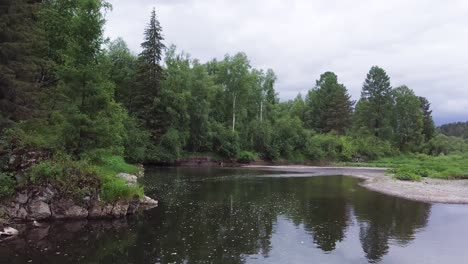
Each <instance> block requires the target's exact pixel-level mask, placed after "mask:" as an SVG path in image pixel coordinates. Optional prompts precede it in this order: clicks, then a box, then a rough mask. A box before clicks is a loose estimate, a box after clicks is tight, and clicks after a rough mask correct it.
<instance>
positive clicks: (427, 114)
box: [419, 97, 435, 142]
mask: <svg viewBox="0 0 468 264" xmlns="http://www.w3.org/2000/svg"><path fill="white" fill-rule="evenodd" d="M419 100H420V102H421V112H422V115H423V130H422V133H423V135H424V140H425V141H426V142H428V141H429V140H431V139H432V138H433V137H434V135H435V124H434V120H433V119H432V110H431V103H429V101H428V100H427V99H426V98H425V97H419Z"/></svg>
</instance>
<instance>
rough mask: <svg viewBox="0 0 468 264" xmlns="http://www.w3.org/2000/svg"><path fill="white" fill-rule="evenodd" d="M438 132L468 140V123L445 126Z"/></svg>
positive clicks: (439, 128)
mask: <svg viewBox="0 0 468 264" xmlns="http://www.w3.org/2000/svg"><path fill="white" fill-rule="evenodd" d="M437 130H438V131H439V132H440V133H442V134H444V135H446V136H449V137H450V136H452V137H461V138H464V139H468V121H467V122H456V123H450V124H445V125H442V126H440V127H438V128H437Z"/></svg>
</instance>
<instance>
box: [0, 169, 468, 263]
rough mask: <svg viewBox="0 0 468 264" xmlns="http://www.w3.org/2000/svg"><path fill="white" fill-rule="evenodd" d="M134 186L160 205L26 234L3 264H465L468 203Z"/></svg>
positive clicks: (323, 181)
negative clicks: (134, 213) (115, 217)
mask: <svg viewBox="0 0 468 264" xmlns="http://www.w3.org/2000/svg"><path fill="white" fill-rule="evenodd" d="M299 176H300V177H299ZM141 183H142V184H143V185H144V186H145V190H146V193H147V194H148V195H149V196H153V197H158V198H159V200H160V206H159V207H158V208H155V209H151V210H149V211H145V212H141V213H140V214H139V215H138V216H136V217H130V218H127V219H123V220H118V221H79V222H64V223H53V224H51V225H47V227H43V228H36V229H32V230H30V231H28V232H27V234H26V235H23V236H21V237H20V238H18V239H16V240H13V241H9V242H7V243H4V244H1V245H0V263H104V264H111V263H112V264H116V263H145V264H146V263H282V264H283V263H397V264H401V263H467V262H468V251H467V250H466V245H467V244H468V228H466V225H467V223H468V206H465V205H446V204H429V203H421V202H414V201H409V200H404V199H401V198H396V197H391V196H387V195H384V194H380V193H376V192H372V191H369V190H367V189H364V188H363V187H360V186H359V180H358V179H355V178H351V177H346V176H310V177H304V175H302V174H293V173H282V172H272V171H260V170H253V169H229V168H225V169H222V168H199V169H190V168H148V169H147V171H146V175H145V177H144V178H142V179H141Z"/></svg>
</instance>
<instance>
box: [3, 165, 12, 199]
mask: <svg viewBox="0 0 468 264" xmlns="http://www.w3.org/2000/svg"><path fill="white" fill-rule="evenodd" d="M14 193H15V181H14V179H13V178H12V177H11V176H10V175H8V174H6V173H2V172H0V199H3V198H7V197H9V196H12V195H13V194H14Z"/></svg>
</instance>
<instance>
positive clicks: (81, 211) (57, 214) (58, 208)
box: [52, 199, 88, 219]
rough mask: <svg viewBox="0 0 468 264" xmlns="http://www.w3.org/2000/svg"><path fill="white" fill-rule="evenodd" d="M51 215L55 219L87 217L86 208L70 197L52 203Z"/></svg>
mask: <svg viewBox="0 0 468 264" xmlns="http://www.w3.org/2000/svg"><path fill="white" fill-rule="evenodd" d="M52 216H53V217H54V218H56V219H82V218H87V217H88V210H86V208H83V207H81V206H78V205H76V204H75V202H73V200H71V199H66V200H64V199H62V200H59V201H56V202H53V203H52Z"/></svg>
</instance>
